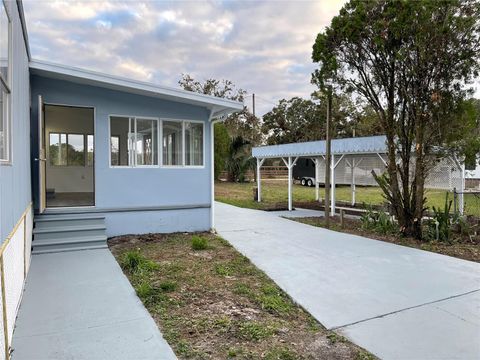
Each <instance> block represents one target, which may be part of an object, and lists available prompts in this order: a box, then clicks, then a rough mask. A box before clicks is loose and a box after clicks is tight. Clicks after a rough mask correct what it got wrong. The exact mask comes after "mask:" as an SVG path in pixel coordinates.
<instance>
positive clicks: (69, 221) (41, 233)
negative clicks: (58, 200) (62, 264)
mask: <svg viewBox="0 0 480 360" xmlns="http://www.w3.org/2000/svg"><path fill="white" fill-rule="evenodd" d="M34 222H35V228H34V230H33V242H32V253H33V254H42V253H51V252H61V251H75V250H88V249H95V248H106V247H107V241H106V240H107V237H106V234H105V218H104V217H103V216H102V215H96V216H92V215H84V214H80V215H78V216H77V215H75V214H73V215H72V214H59V215H40V216H36V217H35V219H34Z"/></svg>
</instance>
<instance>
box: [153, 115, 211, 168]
mask: <svg viewBox="0 0 480 360" xmlns="http://www.w3.org/2000/svg"><path fill="white" fill-rule="evenodd" d="M164 121H168V122H181V123H182V164H181V165H164V164H163V122H164ZM187 122H188V123H196V124H202V165H186V164H185V123H187ZM161 123H162V125H161V126H162V128H161V139H162V142H161V146H160V150H161V152H162V163H161V167H163V168H167V169H204V168H205V139H206V136H205V121H202V120H189V119H172V118H161Z"/></svg>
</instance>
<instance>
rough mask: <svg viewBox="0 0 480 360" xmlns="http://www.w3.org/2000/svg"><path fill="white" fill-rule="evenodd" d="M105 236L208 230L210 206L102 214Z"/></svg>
mask: <svg viewBox="0 0 480 360" xmlns="http://www.w3.org/2000/svg"><path fill="white" fill-rule="evenodd" d="M104 215H105V225H106V227H107V231H106V232H107V236H108V237H111V236H118V235H125V234H147V233H173V232H195V231H208V230H210V206H208V207H195V208H183V209H164V210H161V209H159V210H135V211H131V210H130V211H128V210H125V211H115V212H113V211H112V212H104Z"/></svg>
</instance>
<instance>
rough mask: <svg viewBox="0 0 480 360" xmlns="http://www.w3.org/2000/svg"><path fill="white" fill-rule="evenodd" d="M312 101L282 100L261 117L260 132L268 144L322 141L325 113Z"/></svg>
mask: <svg viewBox="0 0 480 360" xmlns="http://www.w3.org/2000/svg"><path fill="white" fill-rule="evenodd" d="M322 110H323V109H322V107H321V106H319V105H318V104H316V103H314V102H313V101H312V100H306V99H302V98H299V97H294V98H292V99H290V100H285V99H282V100H280V101H279V103H278V105H277V106H275V107H274V108H273V109H272V110H271V111H269V112H268V113H266V114H265V115H263V125H262V132H263V133H264V135H265V136H266V137H267V143H268V144H285V143H292V142H299V141H310V140H318V139H322V138H323V137H324V136H325V112H323V111H322Z"/></svg>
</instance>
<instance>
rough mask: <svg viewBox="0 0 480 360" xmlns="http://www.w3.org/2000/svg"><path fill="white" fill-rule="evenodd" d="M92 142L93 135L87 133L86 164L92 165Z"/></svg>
mask: <svg viewBox="0 0 480 360" xmlns="http://www.w3.org/2000/svg"><path fill="white" fill-rule="evenodd" d="M93 153H94V143H93V135H87V165H88V166H93V159H94V157H93Z"/></svg>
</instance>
